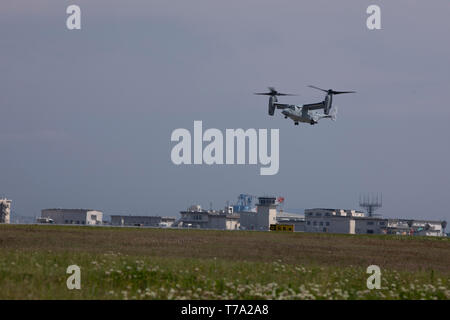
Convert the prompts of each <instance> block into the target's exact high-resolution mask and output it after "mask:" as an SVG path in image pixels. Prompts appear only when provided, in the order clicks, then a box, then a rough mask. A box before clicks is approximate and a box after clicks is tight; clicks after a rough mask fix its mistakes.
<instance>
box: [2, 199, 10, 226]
mask: <svg viewBox="0 0 450 320" xmlns="http://www.w3.org/2000/svg"><path fill="white" fill-rule="evenodd" d="M11 202H12V201H11V200H8V199H6V198H3V199H0V223H10V220H11Z"/></svg>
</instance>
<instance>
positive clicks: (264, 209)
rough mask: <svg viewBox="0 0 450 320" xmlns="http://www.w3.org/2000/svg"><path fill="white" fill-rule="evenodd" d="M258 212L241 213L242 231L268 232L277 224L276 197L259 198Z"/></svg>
mask: <svg viewBox="0 0 450 320" xmlns="http://www.w3.org/2000/svg"><path fill="white" fill-rule="evenodd" d="M258 201H259V202H258V204H256V211H243V212H239V216H240V223H241V229H243V230H258V231H267V230H269V228H270V225H271V224H276V223H277V218H276V217H277V203H276V198H275V197H259V198H258Z"/></svg>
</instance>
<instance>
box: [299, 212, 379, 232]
mask: <svg viewBox="0 0 450 320" xmlns="http://www.w3.org/2000/svg"><path fill="white" fill-rule="evenodd" d="M305 221H306V225H305V231H306V232H328V233H349V234H383V233H386V231H385V230H386V227H387V220H386V219H382V218H379V217H366V216H365V214H364V212H360V211H356V210H344V209H324V208H316V209H306V210H305Z"/></svg>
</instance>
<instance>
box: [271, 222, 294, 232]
mask: <svg viewBox="0 0 450 320" xmlns="http://www.w3.org/2000/svg"><path fill="white" fill-rule="evenodd" d="M270 231H289V232H294V225H293V224H271V225H270Z"/></svg>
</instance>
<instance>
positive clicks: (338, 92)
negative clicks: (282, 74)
mask: <svg viewBox="0 0 450 320" xmlns="http://www.w3.org/2000/svg"><path fill="white" fill-rule="evenodd" d="M308 87H310V88H313V89H317V90H320V91H323V92H326V93H328V94H343V93H355V92H356V91H334V90H333V89H328V90H325V89H322V88H319V87H315V86H311V85H310V86H308Z"/></svg>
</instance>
